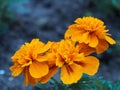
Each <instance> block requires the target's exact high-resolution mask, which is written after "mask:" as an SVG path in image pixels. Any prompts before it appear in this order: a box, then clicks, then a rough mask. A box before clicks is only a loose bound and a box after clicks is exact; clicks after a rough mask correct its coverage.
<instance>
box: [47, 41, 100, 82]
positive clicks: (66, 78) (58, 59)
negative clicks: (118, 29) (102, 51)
mask: <svg viewBox="0 0 120 90" xmlns="http://www.w3.org/2000/svg"><path fill="white" fill-rule="evenodd" d="M47 58H48V60H50V62H55V66H57V67H58V68H60V79H61V81H62V82H63V83H64V84H72V83H77V82H78V80H80V78H81V77H82V75H83V73H86V74H88V75H94V74H95V73H96V72H97V71H98V67H99V60H98V59H97V58H96V57H94V56H85V55H84V53H80V50H79V47H78V46H76V45H75V42H73V41H71V40H61V41H59V42H57V43H54V44H53V45H51V48H50V50H49V51H48V52H47Z"/></svg>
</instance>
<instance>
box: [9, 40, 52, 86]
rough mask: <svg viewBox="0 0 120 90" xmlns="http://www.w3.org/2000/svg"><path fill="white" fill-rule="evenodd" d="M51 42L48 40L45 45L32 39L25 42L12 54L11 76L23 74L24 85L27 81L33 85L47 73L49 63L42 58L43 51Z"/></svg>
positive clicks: (47, 48) (46, 49)
mask: <svg viewBox="0 0 120 90" xmlns="http://www.w3.org/2000/svg"><path fill="white" fill-rule="evenodd" d="M51 44H52V43H51V42H48V43H47V44H46V45H45V44H44V43H42V42H41V41H39V39H33V40H32V41H31V42H30V43H25V44H24V45H22V46H21V48H20V49H19V50H18V51H16V53H15V54H14V55H13V56H12V61H13V63H14V65H13V66H11V67H10V70H11V71H12V75H13V76H18V75H20V74H22V73H23V74H24V85H25V86H27V85H28V82H30V84H32V85H35V84H36V83H37V81H38V80H39V79H40V78H42V77H43V76H45V75H47V74H48V73H49V65H48V64H47V60H46V59H45V58H44V56H43V55H44V53H45V52H46V51H48V50H49V47H50V45H51Z"/></svg>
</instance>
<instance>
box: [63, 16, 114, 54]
mask: <svg viewBox="0 0 120 90" xmlns="http://www.w3.org/2000/svg"><path fill="white" fill-rule="evenodd" d="M108 31H109V30H106V26H105V25H104V22H103V21H101V20H100V19H97V18H94V17H83V18H77V19H76V20H75V24H72V25H70V26H69V27H68V30H67V31H66V33H65V39H67V38H71V39H72V40H73V41H78V42H79V43H85V44H87V45H88V46H89V47H92V48H95V49H96V52H97V53H98V54H100V53H102V52H104V51H105V50H107V49H108V43H110V44H115V41H114V40H113V39H112V38H111V37H110V34H109V33H108Z"/></svg>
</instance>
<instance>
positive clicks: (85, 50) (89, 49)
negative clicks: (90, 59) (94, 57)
mask: <svg viewBox="0 0 120 90" xmlns="http://www.w3.org/2000/svg"><path fill="white" fill-rule="evenodd" d="M78 47H79V52H80V53H84V55H85V56H87V55H90V54H92V53H93V52H95V51H96V50H95V49H94V48H92V47H90V46H88V44H84V43H80V44H79V45H78Z"/></svg>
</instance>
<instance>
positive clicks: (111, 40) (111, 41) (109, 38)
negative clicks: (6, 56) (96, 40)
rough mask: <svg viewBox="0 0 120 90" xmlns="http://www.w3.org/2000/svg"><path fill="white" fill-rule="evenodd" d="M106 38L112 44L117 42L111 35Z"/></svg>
mask: <svg viewBox="0 0 120 90" xmlns="http://www.w3.org/2000/svg"><path fill="white" fill-rule="evenodd" d="M105 39H106V40H107V41H108V42H109V43H110V44H115V43H116V42H115V40H114V39H112V38H111V37H109V36H106V37H105Z"/></svg>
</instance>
